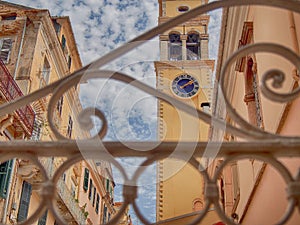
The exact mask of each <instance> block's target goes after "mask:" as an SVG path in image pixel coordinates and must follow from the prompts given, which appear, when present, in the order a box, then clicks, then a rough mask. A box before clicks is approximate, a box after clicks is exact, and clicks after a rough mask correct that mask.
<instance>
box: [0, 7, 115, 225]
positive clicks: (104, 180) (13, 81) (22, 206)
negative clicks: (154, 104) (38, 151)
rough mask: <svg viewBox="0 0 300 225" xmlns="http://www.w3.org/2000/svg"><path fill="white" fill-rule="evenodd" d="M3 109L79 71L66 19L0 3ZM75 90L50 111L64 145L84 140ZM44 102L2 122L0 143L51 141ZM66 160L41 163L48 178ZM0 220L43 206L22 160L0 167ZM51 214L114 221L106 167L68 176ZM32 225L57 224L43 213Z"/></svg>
mask: <svg viewBox="0 0 300 225" xmlns="http://www.w3.org/2000/svg"><path fill="white" fill-rule="evenodd" d="M0 49H1V53H0V57H1V62H0V76H1V89H0V92H1V104H4V103H6V102H9V101H12V100H14V99H16V98H19V97H21V96H23V95H27V94H29V93H32V92H34V91H36V90H39V89H40V88H42V87H45V86H46V85H48V84H50V83H52V82H54V81H56V80H58V79H61V78H63V77H65V76H67V75H68V74H70V73H72V72H74V71H76V70H78V69H80V68H81V67H82V64H81V60H80V56H79V53H78V50H77V47H76V42H75V39H74V34H73V31H72V27H71V23H70V20H69V18H68V17H52V16H51V15H50V13H49V11H48V10H40V9H34V8H29V7H25V6H21V5H16V4H12V3H8V2H3V1H1V3H0ZM78 91H79V86H77V87H73V88H71V89H70V90H69V91H68V92H66V93H65V94H64V95H63V96H61V98H60V99H59V101H58V102H57V103H56V106H55V110H54V114H53V116H52V118H53V121H54V124H55V126H56V128H57V130H58V131H59V132H60V133H61V134H62V135H63V136H64V137H66V138H71V139H76V138H88V137H89V133H88V132H82V131H81V129H80V127H79V124H78V121H77V116H78V114H79V112H81V111H82V108H81V104H80V101H79V98H78ZM48 101H49V97H45V98H41V99H39V100H38V101H35V102H33V103H32V104H31V105H28V106H26V107H22V108H21V109H19V110H17V111H16V112H14V113H13V114H9V115H6V116H4V117H2V118H0V132H1V136H0V140H1V141H8V140H16V139H24V140H28V141H51V140H56V137H55V136H54V134H53V133H52V131H51V129H50V127H49V124H48V121H47V110H48ZM65 160H66V159H65V158H39V161H40V163H41V164H42V165H43V166H44V167H45V168H46V171H47V173H48V175H49V176H52V175H53V174H54V172H55V170H56V168H58V167H59V165H61V164H62V163H63V162H64V161H65ZM0 168H1V172H0V186H1V191H0V192H1V193H0V218H1V222H3V223H5V224H15V223H17V222H21V221H24V220H26V219H27V218H29V217H30V216H31V215H32V214H33V213H34V212H35V211H36V208H37V207H39V204H40V202H41V198H40V193H39V191H40V187H41V184H42V182H43V177H42V174H41V172H40V170H39V167H38V166H37V165H35V164H34V162H32V161H31V160H28V159H27V158H17V159H16V158H8V159H6V160H3V161H1V165H0ZM56 188H57V189H56V190H57V198H56V205H57V211H58V212H59V213H60V215H61V216H62V218H63V219H64V220H65V221H66V223H67V224H100V223H102V222H107V221H108V220H109V219H110V217H111V216H112V215H113V214H115V209H114V208H113V194H114V193H113V192H114V182H113V178H112V172H111V167H110V165H109V164H108V163H105V162H102V163H100V162H97V163H95V162H93V161H89V162H87V161H82V162H79V163H77V164H75V165H73V166H72V167H71V168H69V169H68V170H67V171H65V173H64V174H63V175H62V177H61V178H60V179H59V181H58V183H57V187H56ZM36 224H39V225H42V224H56V221H55V217H54V216H53V215H52V214H51V212H48V211H46V212H45V213H44V215H43V216H42V217H41V218H40V219H39V221H36Z"/></svg>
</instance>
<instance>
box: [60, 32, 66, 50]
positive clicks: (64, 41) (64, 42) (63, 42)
mask: <svg viewBox="0 0 300 225" xmlns="http://www.w3.org/2000/svg"><path fill="white" fill-rule="evenodd" d="M61 47H62V49H63V50H65V47H66V38H65V35H62V37H61Z"/></svg>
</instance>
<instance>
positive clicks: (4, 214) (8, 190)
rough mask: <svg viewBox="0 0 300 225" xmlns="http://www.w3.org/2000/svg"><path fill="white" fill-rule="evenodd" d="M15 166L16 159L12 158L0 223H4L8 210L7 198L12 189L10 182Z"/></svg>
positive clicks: (8, 198) (11, 181)
mask: <svg viewBox="0 0 300 225" xmlns="http://www.w3.org/2000/svg"><path fill="white" fill-rule="evenodd" d="M15 167H16V159H13V162H12V168H11V174H10V177H9V181H8V188H7V193H6V199H5V205H4V212H3V218H2V223H3V224H6V216H7V215H6V214H7V211H8V205H9V200H10V191H11V189H12V183H13V175H14V174H15V173H14V171H15Z"/></svg>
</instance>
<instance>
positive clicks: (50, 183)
mask: <svg viewBox="0 0 300 225" xmlns="http://www.w3.org/2000/svg"><path fill="white" fill-rule="evenodd" d="M242 5H264V6H274V7H278V8H284V9H287V10H291V11H294V12H297V13H300V3H299V1H296V0H289V1H287V0H270V1H261V0H243V1H238V0H223V1H218V2H212V3H209V4H207V5H203V6H200V7H197V8H195V9H192V10H190V11H189V12H187V13H185V14H182V15H180V16H178V17H176V18H174V19H171V20H170V21H169V22H167V23H164V24H161V25H159V26H157V27H155V28H153V29H152V30H150V31H148V32H146V33H144V34H142V35H140V36H139V37H137V38H135V39H133V40H132V41H130V42H129V43H128V44H125V45H123V46H121V47H119V48H117V49H116V50H114V51H112V52H110V53H108V54H107V55H105V56H103V57H101V58H100V59H98V60H96V61H95V62H93V63H91V64H89V65H87V66H85V67H83V68H82V69H80V70H78V71H76V72H74V73H73V74H71V75H69V76H67V77H65V78H62V79H61V80H58V81H56V82H54V83H52V84H50V85H48V86H46V87H44V88H43V89H40V90H38V91H36V92H33V93H31V94H29V95H27V96H24V97H22V98H20V99H17V100H14V101H12V102H10V103H7V104H3V105H1V106H0V114H1V115H5V114H7V113H11V112H13V111H14V110H16V109H18V108H20V107H22V106H24V105H27V104H29V103H31V102H33V101H35V100H37V99H39V98H42V97H45V96H47V95H49V94H51V93H52V94H53V95H52V97H51V99H50V102H49V105H48V106H49V110H48V114H47V117H48V121H49V125H50V128H51V130H52V131H53V133H54V134H55V136H56V137H57V139H58V141H54V142H51V143H43V142H40V143H32V142H28V141H26V143H25V142H22V141H13V142H11V143H7V144H4V143H1V148H0V149H1V150H0V152H1V161H3V160H7V159H8V158H13V157H18V156H22V154H24V152H27V153H28V154H27V155H26V157H29V158H30V159H32V160H33V161H34V162H36V163H37V164H38V166H39V167H41V165H40V164H39V163H38V156H50V155H49V154H50V153H49V152H47V150H48V149H49V148H53V151H52V152H51V155H52V156H56V157H61V156H62V155H63V156H67V157H68V160H67V161H66V162H65V163H64V164H63V165H62V166H61V167H60V168H59V169H58V170H57V171H56V175H54V177H53V178H51V179H50V178H49V177H47V175H45V171H44V169H42V171H43V174H44V175H45V180H44V183H43V186H42V194H41V197H42V202H43V203H47V206H48V208H49V209H50V210H51V211H52V212H53V213H54V215H55V216H56V217H57V219H58V221H59V222H60V223H63V222H64V221H63V220H62V219H61V218H60V215H58V214H57V213H56V211H55V209H54V207H53V203H52V199H53V197H54V193H55V191H54V190H55V185H56V183H57V177H59V175H60V174H62V173H63V172H64V171H65V170H66V169H67V168H69V166H70V165H72V164H74V163H75V162H77V161H78V160H80V159H82V158H81V156H80V155H79V153H80V151H79V149H78V147H77V144H78V141H76V140H68V139H66V138H65V137H64V136H63V135H61V134H60V133H59V131H58V130H57V128H56V127H55V126H54V123H53V118H52V114H53V111H54V108H55V103H56V102H57V101H58V99H59V98H60V96H62V95H63V94H64V93H65V92H66V91H68V90H69V89H70V88H71V87H73V86H75V85H77V84H78V83H79V82H80V81H81V80H82V78H83V76H84V75H85V77H84V79H94V78H110V79H114V80H118V81H122V82H124V83H127V84H130V85H132V86H134V87H137V88H139V89H140V90H143V91H145V92H146V93H148V94H150V95H153V96H155V97H157V98H158V99H160V100H163V101H166V102H167V103H169V104H172V105H174V106H176V107H177V108H178V109H180V110H182V111H184V112H186V113H189V114H191V115H193V114H194V110H195V109H194V108H192V107H191V106H189V105H187V104H185V103H183V102H181V101H179V100H176V99H175V98H172V97H171V96H169V95H166V94H164V93H162V92H159V91H158V90H155V89H153V88H152V87H150V86H147V85H145V84H143V83H141V82H139V81H137V80H135V79H134V78H131V77H129V76H127V75H125V74H122V73H119V72H114V71H103V70H99V69H98V68H101V67H103V66H104V65H106V64H107V63H108V62H110V61H112V60H114V59H116V58H118V57H120V56H121V55H123V54H125V53H127V52H129V51H130V50H132V49H134V48H136V47H137V46H140V45H142V44H143V43H144V41H146V40H150V39H152V38H153V37H155V36H157V35H158V34H160V33H163V32H165V31H167V30H169V29H170V28H172V27H174V26H176V25H178V24H181V23H183V22H185V21H187V20H189V19H192V18H194V17H195V16H198V15H200V14H203V13H207V12H209V11H212V10H215V9H219V8H223V7H231V6H242ZM258 51H267V52H274V53H277V54H283V56H284V57H286V58H287V59H288V60H290V61H291V62H292V63H293V64H294V65H295V66H296V67H297V68H298V70H300V59H299V56H297V55H296V54H295V53H293V52H292V51H290V50H289V49H287V48H285V47H282V46H279V45H275V44H267V43H260V44H253V45H249V46H246V47H244V48H242V49H240V50H239V51H237V52H236V53H234V54H233V55H232V57H230V58H229V60H228V61H227V62H226V63H225V66H224V68H223V69H222V72H221V87H222V89H224V87H223V86H222V85H223V83H222V82H223V79H224V74H225V72H226V69H227V67H228V66H229V65H230V64H231V63H232V61H233V60H234V59H236V57H238V56H240V55H244V54H247V53H254V52H258ZM91 68H92V69H91ZM93 68H96V69H93ZM276 76H283V74H282V73H281V72H278V71H271V72H269V73H267V74H266V75H265V76H264V78H263V82H262V83H263V88H262V91H263V93H264V94H265V95H266V96H267V97H269V98H271V99H273V100H276V101H286V100H287V101H288V100H291V99H294V98H296V97H297V96H298V95H299V92H300V91H299V89H297V90H296V91H294V92H293V93H292V94H289V95H287V96H285V95H280V94H276V93H272V92H271V91H270V89H269V88H268V87H267V85H266V82H265V81H266V80H267V79H273V78H274V77H276ZM223 91H224V90H223ZM225 100H226V106H227V110H228V111H229V113H230V114H231V115H232V116H233V117H234V118H235V120H236V121H237V122H238V123H239V124H240V125H241V126H242V127H247V128H250V129H249V130H248V131H245V130H243V129H239V128H236V127H234V126H232V125H230V124H226V132H228V133H232V134H234V135H237V136H240V137H244V138H249V139H258V140H263V141H264V143H266V144H270V146H271V145H272V144H274V143H276V142H278V143H279V144H280V143H283V146H288V147H290V149H291V150H292V151H291V152H284V151H282V150H280V149H278V148H276V147H275V148H272V149H273V150H270V151H269V155H271V157H270V156H269V155H265V154H264V155H262V153H260V152H258V151H257V150H256V149H252V150H250V148H247V147H245V148H244V149H246V150H245V151H242V150H232V149H231V150H230V149H229V148H226V146H227V147H228V146H230V144H227V145H226V144H224V146H223V147H221V149H220V154H219V156H228V155H229V154H233V153H234V152H235V151H236V152H237V153H238V154H239V155H241V157H242V156H247V155H248V154H249V152H251V153H252V154H251V157H254V158H260V159H263V160H265V161H270V163H271V164H272V165H273V166H274V167H275V168H277V169H278V170H279V172H280V174H281V175H282V176H283V177H284V178H285V180H286V182H287V185H288V186H289V187H291V186H293V185H294V186H296V187H297V185H298V189H297V188H294V189H293V188H290V193H289V201H290V204H289V209H288V211H287V213H286V216H285V218H283V219H282V220H281V221H279V223H278V224H284V223H285V222H286V221H287V219H288V218H289V217H290V215H291V213H292V212H293V211H294V209H295V208H296V207H299V208H300V206H299V203H298V205H297V202H298V201H299V199H300V196H299V193H298V194H297V191H298V192H299V187H300V185H299V182H300V181H299V177H298V178H293V177H292V176H291V174H290V172H288V171H286V169H284V168H285V167H283V165H281V164H280V163H279V161H278V160H277V159H274V158H273V155H277V156H278V155H279V156H289V155H290V154H294V156H295V155H296V156H298V157H299V156H300V152H299V149H300V140H299V138H298V137H282V136H279V135H275V134H271V133H267V132H265V131H261V130H259V129H257V128H256V127H253V126H252V125H249V124H247V122H246V121H244V120H243V119H242V118H240V117H239V115H237V114H236V113H235V111H234V109H233V108H232V107H231V106H230V104H229V101H228V100H227V99H226V97H225ZM94 112H95V113H94ZM91 113H93V115H96V116H97V117H99V118H100V119H101V120H102V121H103V126H102V128H101V130H100V132H99V133H98V134H97V135H96V136H95V137H93V138H91V139H90V140H84V141H83V142H84V143H83V144H84V145H86V146H87V147H89V148H90V150H87V156H89V158H93V157H95V156H97V157H100V158H102V159H103V158H105V159H108V160H109V161H110V162H112V163H113V164H115V165H118V163H117V162H116V161H115V160H114V159H113V158H111V157H108V155H107V151H106V150H107V149H108V150H109V155H112V156H114V157H130V156H134V155H135V156H138V157H144V156H146V157H147V158H148V160H150V161H157V160H160V159H163V158H167V157H168V155H169V154H171V153H172V150H173V149H174V148H175V147H174V146H176V143H161V144H160V145H159V148H161V149H164V148H165V149H166V150H167V149H169V152H168V151H165V153H164V154H159V153H158V149H153V150H151V151H148V152H135V151H132V150H131V149H128V148H125V147H124V149H123V150H124V151H123V152H121V151H119V150H117V147H115V146H113V145H110V144H105V143H103V146H102V147H100V148H99V146H98V145H97V144H95V139H97V138H99V139H101V140H102V139H103V137H104V136H105V133H106V130H107V122H106V119H105V117H104V115H103V113H101V112H100V111H99V110H97V109H86V110H84V111H83V112H82V114H81V119H82V120H81V121H83V122H82V123H81V124H82V125H83V124H84V125H83V127H85V128H90V127H91V125H92V124H91V121H89V120H88V118H89V116H90V115H91ZM196 116H197V117H198V118H199V119H200V120H203V121H204V122H206V123H208V124H209V123H211V121H213V123H214V124H215V126H216V127H220V128H222V127H223V123H224V121H222V120H220V119H218V118H214V117H212V116H210V115H208V114H206V113H204V112H202V111H200V110H197V115H196ZM285 141H290V143H291V144H287V143H285ZM115 144H116V145H118V143H115ZM260 144H261V143H259V142H253V145H254V146H257V147H259V146H260ZM58 146H62V148H63V149H61V150H60V152H58V151H55V149H57V148H58ZM201 146H202V145H201V143H198V144H197V147H196V151H195V153H194V156H195V157H196V156H198V155H199V154H201V152H202V153H203V149H204V147H203V146H202V147H201ZM233 146H234V145H233ZM233 146H230V147H233ZM121 147H122V146H118V149H122V148H121ZM252 147H253V146H252ZM279 147H280V145H279ZM239 148H240V149H243V148H242V147H241V145H240V146H239ZM70 149H71V150H72V154H70V151H69V150H70ZM95 150H97V151H96V152H97V153H95ZM170 150H171V151H170ZM8 151H10V152H11V153H10V154H12V155H10V154H9V155H7V154H6V153H7V152H8ZM4 153H5V154H4ZM279 153H280V154H279ZM7 157H8V158H7ZM148 163H149V162H148V161H147V160H146V161H145V162H144V163H142V164H148ZM189 163H191V164H192V165H194V164H195V161H193V160H191V161H190V162H189ZM142 164H141V165H142ZM194 166H195V165H194ZM196 166H198V168H199V165H196ZM117 167H118V168H119V169H120V170H122V168H121V167H120V166H119V165H118V166H117ZM223 167H224V166H223ZM140 172H141V171H138V172H136V175H135V176H134V180H130V179H128V178H127V177H126V176H125V175H124V176H125V180H126V182H125V184H132V183H136V180H137V179H138V178H139V175H140ZM199 172H200V171H199ZM201 173H204V176H205V177H206V176H207V173H206V172H203V171H201ZM217 173H219V172H217ZM216 176H217V175H215V177H216ZM207 184H208V185H207V187H206V189H207V191H206V194H207V195H208V196H207V198H208V200H209V204H208V205H210V204H212V203H215V204H216V201H217V198H218V197H219V196H218V195H217V193H216V190H217V188H218V187H217V184H216V179H215V178H214V179H210V178H207ZM124 196H125V199H126V201H125V204H124V207H123V208H122V209H121V210H120V214H118V215H117V216H116V218H115V219H113V220H112V221H110V222H109V223H108V224H114V223H115V222H116V220H117V219H118V218H120V215H121V214H122V213H123V212H125V209H126V206H127V205H129V204H133V205H134V209H135V211H136V212H137V215H138V217H139V218H140V219H141V220H142V221H143V222H144V223H145V224H150V222H149V221H148V220H147V219H146V218H144V217H143V215H142V214H141V213H140V210H139V209H138V207H137V206H136V205H135V203H134V201H135V199H136V198H137V188H136V186H134V185H133V186H130V185H125V187H124ZM43 210H44V207H42V208H39V210H38V211H37V212H35V213H34V214H33V215H32V216H31V217H30V218H28V220H26V221H24V222H22V223H20V224H31V223H32V222H33V221H35V220H37V219H38V217H39V216H40V215H42V213H43V212H42V211H43ZM207 210H208V207H206V208H205V211H204V212H203V214H201V216H200V217H199V218H198V219H197V221H196V222H195V221H193V222H192V223H190V224H196V223H197V222H200V221H201V220H202V218H203V215H205V214H206V213H207ZM218 213H219V215H220V217H221V218H223V219H224V220H226V223H227V224H235V223H234V222H232V221H230V220H227V219H226V216H225V215H224V213H223V212H222V211H220V210H218Z"/></svg>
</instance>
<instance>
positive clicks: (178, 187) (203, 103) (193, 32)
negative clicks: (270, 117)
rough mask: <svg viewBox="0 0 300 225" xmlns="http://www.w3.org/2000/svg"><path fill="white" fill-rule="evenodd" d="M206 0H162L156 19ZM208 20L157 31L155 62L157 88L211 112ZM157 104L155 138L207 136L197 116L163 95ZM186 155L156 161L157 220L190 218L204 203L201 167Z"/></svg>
mask: <svg viewBox="0 0 300 225" xmlns="http://www.w3.org/2000/svg"><path fill="white" fill-rule="evenodd" d="M207 2H208V1H200V0H176V1H171V0H160V1H159V19H158V20H159V23H164V22H166V21H168V20H170V19H171V18H173V17H176V16H178V15H180V14H183V13H185V12H188V11H189V10H191V9H193V8H195V7H197V6H200V5H201V4H206V3H207ZM208 23H209V15H208V14H205V15H199V16H198V17H196V18H194V19H192V20H190V21H187V22H185V23H184V24H181V25H179V26H176V27H173V28H172V29H171V30H169V31H167V32H165V33H163V34H161V35H160V36H159V40H160V41H159V42H160V61H157V62H155V70H156V76H157V89H158V90H160V91H162V92H164V93H167V94H169V95H171V96H173V97H174V98H177V99H179V100H181V101H184V102H185V103H187V104H189V105H191V106H193V107H194V108H195V109H200V110H203V111H206V112H207V113H210V103H211V98H212V82H211V79H212V71H213V70H214V60H211V59H210V58H209V55H208V41H209V34H208V33H207V27H208ZM158 110H159V112H158V115H159V124H158V127H159V132H158V133H159V137H158V138H159V140H161V141H174V142H178V143H179V142H184V141H195V142H197V141H207V140H208V132H209V126H208V125H206V124H205V123H203V122H201V121H200V120H199V119H196V118H197V117H196V118H195V117H193V116H191V115H188V114H187V113H183V112H181V111H179V110H178V109H176V107H174V106H172V105H169V104H168V103H167V102H164V101H159V103H158ZM195 113H196V112H195ZM178 148H180V143H179V144H178ZM190 157H191V156H190V155H186V157H185V158H180V159H179V158H177V157H176V149H175V151H174V154H172V155H171V156H170V157H168V159H164V160H161V161H159V163H158V165H157V167H158V168H157V174H158V175H157V177H158V178H157V183H158V184H157V195H156V196H157V205H156V209H157V215H156V216H157V221H159V224H183V223H184V222H187V221H191V220H193V219H194V218H195V216H196V215H197V212H199V211H201V210H202V209H203V208H204V205H205V202H204V197H203V196H204V193H203V192H204V183H203V179H202V177H201V175H200V173H199V171H198V170H197V169H195V168H194V167H192V166H191V165H190V164H188V163H187V162H188V161H189V159H190ZM199 160H200V159H199ZM216 218H217V217H216V215H215V214H214V211H213V210H212V211H210V212H209V213H208V216H207V218H206V219H207V220H204V221H203V224H213V223H215V222H217V221H218V220H217V219H216ZM201 224H202V223H201Z"/></svg>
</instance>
